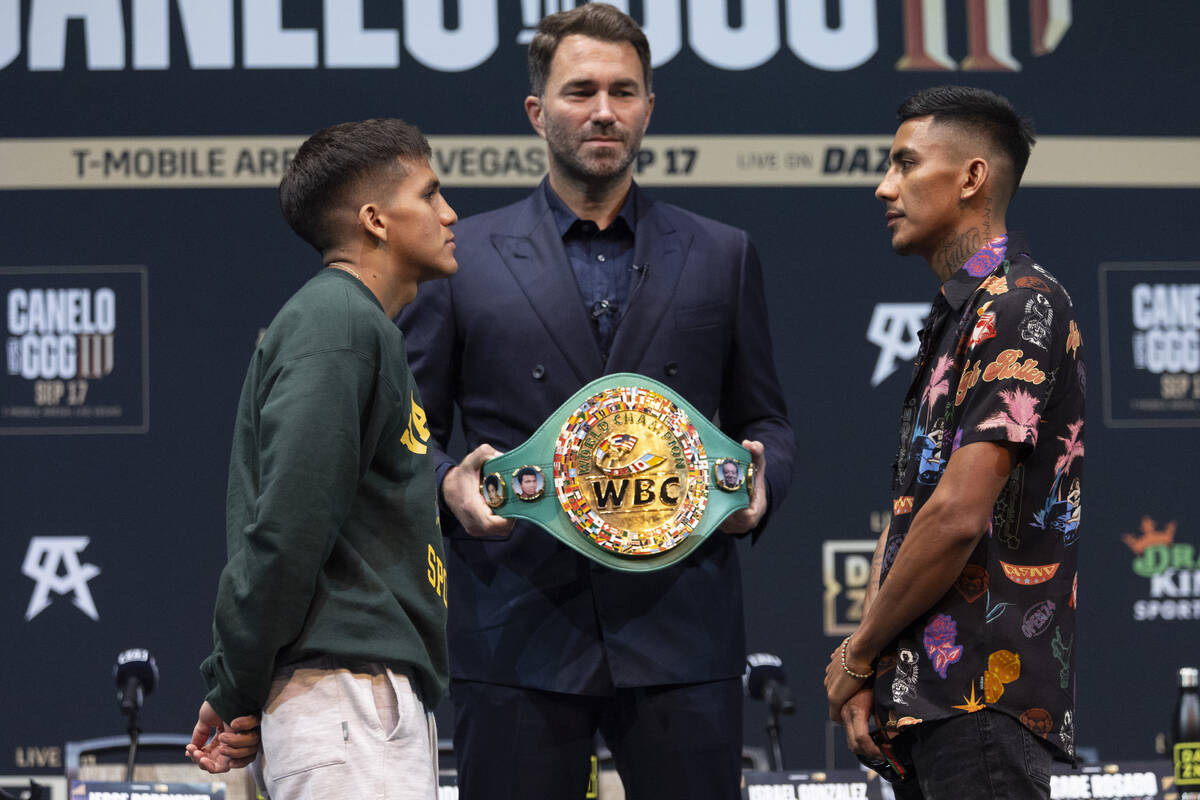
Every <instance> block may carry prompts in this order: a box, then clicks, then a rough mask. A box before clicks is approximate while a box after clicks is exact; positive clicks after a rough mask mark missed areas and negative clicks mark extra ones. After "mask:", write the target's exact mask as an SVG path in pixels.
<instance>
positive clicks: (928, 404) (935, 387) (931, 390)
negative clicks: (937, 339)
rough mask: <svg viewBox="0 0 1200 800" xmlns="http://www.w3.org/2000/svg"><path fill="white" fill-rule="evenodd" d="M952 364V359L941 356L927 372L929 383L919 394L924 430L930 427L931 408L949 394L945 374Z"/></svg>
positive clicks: (947, 378)
mask: <svg viewBox="0 0 1200 800" xmlns="http://www.w3.org/2000/svg"><path fill="white" fill-rule="evenodd" d="M953 363H954V359H952V358H950V356H948V355H942V356H940V357H939V358H938V360H937V363H935V364H934V365H933V369H932V370H930V371H929V383H928V384H927V385H926V386H925V391H924V392H922V393H921V405H922V406H924V407H925V427H926V429H928V428H930V427H932V423H933V407H934V406H935V405H937V402H938V400H941V399H942V398H943V397H945V396H946V395H947V394H949V393H950V376H949V375H947V374H946V372H947V371H948V370H949V369H950V365H951V364H953Z"/></svg>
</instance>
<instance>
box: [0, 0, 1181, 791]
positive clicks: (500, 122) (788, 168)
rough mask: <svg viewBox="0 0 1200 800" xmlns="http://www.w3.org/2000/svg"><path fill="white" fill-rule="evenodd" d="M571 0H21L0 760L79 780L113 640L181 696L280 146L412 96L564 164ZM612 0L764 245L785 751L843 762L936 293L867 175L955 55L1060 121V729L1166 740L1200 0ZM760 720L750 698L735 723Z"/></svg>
mask: <svg viewBox="0 0 1200 800" xmlns="http://www.w3.org/2000/svg"><path fill="white" fill-rule="evenodd" d="M571 3H572V0H561V2H560V0H0V98H2V101H3V103H4V105H5V113H3V114H0V220H2V222H0V319H2V320H3V342H4V350H3V362H2V364H3V367H2V368H0V454H2V457H0V531H2V535H0V575H2V576H3V579H2V580H0V611H2V613H3V615H4V618H5V622H4V624H3V627H2V628H0V630H3V632H4V634H5V635H4V638H3V645H4V648H5V655H6V657H5V658H4V659H3V666H2V667H0V679H2V681H3V682H2V684H0V685H2V686H3V687H4V688H3V692H4V702H3V707H4V714H3V724H0V774H3V775H11V776H20V775H47V774H54V773H57V774H62V772H63V771H64V764H63V752H64V747H63V746H64V743H65V742H66V741H76V740H82V739H90V738H93V737H99V736H109V735H113V734H120V733H121V732H123V730H124V727H123V722H122V720H121V718H120V716H119V714H118V709H117V703H116V698H115V694H116V690H115V686H114V684H113V662H114V660H115V657H116V656H117V654H118V653H119V652H121V651H123V650H125V649H126V648H131V647H138V648H146V649H148V650H149V651H150V652H151V653H152V654H153V655H154V656H155V657H156V658H157V661H158V664H159V667H160V670H161V676H160V679H159V682H158V685H157V687H156V689H155V690H154V692H153V693H152V694H151V695H150V696H148V697H147V699H146V709H145V712H144V717H143V728H144V729H145V730H148V731H158V732H181V731H182V732H186V731H187V730H190V727H191V725H192V723H193V722H194V720H195V716H194V715H195V710H196V708H197V706H198V704H199V702H200V700H201V698H202V693H203V686H202V683H201V681H200V678H199V674H198V671H197V665H198V664H199V662H200V660H201V659H202V658H203V657H204V655H205V654H206V653H207V651H208V648H209V645H210V614H211V608H212V600H213V596H214V593H215V588H216V580H217V575H218V573H219V571H220V568H221V566H222V564H223V562H224V555H225V552H224V551H225V546H224V516H223V504H224V495H225V473H226V467H227V462H228V457H229V442H230V436H231V431H232V419H233V413H234V408H235V405H236V400H237V394H238V390H239V387H240V385H241V382H242V378H243V376H244V372H245V367H246V363H247V361H248V359H249V356H250V354H251V352H252V349H253V347H254V344H255V341H256V337H257V336H258V335H259V332H260V331H261V330H262V329H263V328H265V327H266V325H267V324H268V323H269V322H270V320H271V318H272V316H273V315H274V313H275V311H276V310H277V309H278V308H279V306H280V305H281V304H282V302H283V301H284V300H285V299H286V298H287V297H288V296H289V295H290V294H291V293H292V292H293V291H295V289H296V288H298V287H299V286H300V285H301V284H302V283H303V282H304V281H305V280H306V279H307V278H308V277H309V276H310V275H311V274H312V272H313V271H314V270H315V269H316V268H317V267H318V266H319V262H318V259H317V258H316V256H315V254H313V253H312V252H309V251H308V249H307V246H306V245H304V244H303V243H302V242H300V241H299V240H298V239H296V238H295V237H294V236H293V235H292V234H291V232H290V231H289V230H288V229H287V227H286V225H285V224H284V223H283V221H282V219H281V217H280V215H279V212H278V209H277V199H276V193H275V187H276V185H277V183H278V181H279V177H280V175H281V173H282V170H283V169H284V168H285V166H286V164H287V162H288V159H289V158H290V157H291V155H292V153H294V151H295V149H296V147H297V146H298V145H299V143H300V142H301V141H303V139H304V138H305V136H307V135H308V134H309V133H311V132H312V131H314V130H316V129H317V128H319V127H322V126H325V125H328V124H331V123H334V122H339V121H344V120H349V119H363V118H367V117H373V116H400V117H404V118H406V119H409V120H411V121H413V122H416V123H417V124H419V125H420V126H421V127H422V128H423V129H424V130H425V131H426V132H428V133H429V134H430V138H431V141H432V144H433V148H434V155H433V166H434V168H435V169H436V170H437V171H438V173H439V174H440V176H441V178H442V180H443V182H444V184H445V187H446V196H447V198H448V199H449V201H450V202H451V204H452V205H453V206H454V207H455V208H456V210H457V211H458V212H459V214H460V216H466V215H469V214H473V213H477V212H479V211H483V210H486V209H490V208H494V207H497V206H499V205H502V204H506V203H510V202H513V201H515V200H517V199H519V198H520V197H522V196H524V195H525V194H526V193H527V192H528V191H530V189H531V187H533V186H535V185H536V184H537V182H538V181H539V180H540V179H541V177H542V175H543V174H544V173H545V170H546V164H547V158H546V154H545V150H544V147H543V145H542V143H541V141H540V140H539V139H537V138H536V137H535V136H534V135H533V134H532V132H531V130H530V129H529V126H528V122H527V120H526V118H525V114H524V110H523V100H524V97H525V95H526V94H527V92H528V85H527V77H526V68H525V48H526V45H527V44H528V41H529V39H530V37H531V35H532V31H533V28H534V27H535V26H536V24H537V22H538V20H539V19H540V18H541V17H542V16H543V15H545V14H548V13H551V12H554V11H557V10H559V8H560V7H561V6H562V5H564V4H571ZM616 4H617V5H618V6H620V7H622V8H624V9H626V10H627V11H629V12H630V13H631V14H632V15H633V16H634V17H636V18H637V19H639V20H640V21H642V22H643V24H644V26H645V29H646V32H647V35H648V38H649V39H650V42H651V47H652V51H653V55H654V65H655V75H654V89H655V92H656V96H657V101H656V106H655V111H654V118H653V121H652V123H651V128H650V133H649V135H648V136H647V137H646V140H645V143H644V149H643V150H642V152H641V153H640V154H639V156H638V159H637V164H636V169H637V176H638V180H639V181H640V182H641V184H642V185H643V186H645V187H647V189H648V190H649V191H650V192H651V193H652V194H653V196H654V197H656V198H658V199H660V200H664V201H668V202H671V203H675V204H677V205H681V206H684V207H686V208H688V209H691V210H693V211H696V212H698V213H701V214H704V215H707V216H710V217H715V218H717V219H720V220H722V221H724V222H728V223H730V224H733V225H737V226H739V227H743V228H745V229H747V230H748V231H749V232H750V235H751V237H752V238H753V240H754V242H755V244H756V246H757V247H758V250H759V252H760V254H761V256H762V261H763V264H764V269H765V273H766V281H767V284H768V298H769V300H768V302H769V306H770V309H769V310H770V324H771V329H772V331H773V334H774V341H775V358H776V361H777V364H778V367H779V372H780V377H781V379H782V381H783V384H784V388H785V390H786V392H787V397H788V402H789V407H790V411H791V415H792V419H793V422H794V423H795V426H796V430H797V433H798V437H799V443H800V448H801V451H800V458H799V460H798V464H799V467H798V476H797V479H796V482H795V484H794V486H793V488H792V491H791V495H790V498H789V500H788V503H787V505H786V506H785V507H784V508H783V509H782V511H781V512H780V513H779V514H778V515H776V517H775V518H774V520H773V524H772V527H771V529H770V530H769V531H768V532H767V535H765V536H764V537H763V538H762V539H761V540H760V542H759V543H758V544H757V545H755V546H754V547H750V546H749V544H748V543H747V544H746V547H745V550H744V552H743V564H744V574H745V583H746V616H747V629H748V646H749V647H750V649H751V650H752V651H757V652H771V653H775V654H777V655H778V656H779V657H780V658H781V659H782V661H783V664H784V668H785V669H786V670H787V671H788V673H789V674H790V676H791V685H792V689H793V692H794V694H795V696H796V698H797V706H798V708H797V713H796V715H795V716H794V717H785V718H784V722H783V752H784V756H785V764H786V765H787V766H788V767H790V768H807V769H813V768H822V769H826V770H829V769H841V768H845V767H848V766H851V765H852V764H853V762H852V761H848V760H847V756H846V755H845V752H844V747H843V745H842V743H841V742H840V741H838V740H837V737H838V736H839V735H840V734H839V733H838V732H837V731H832V732H829V731H828V730H827V727H826V725H825V722H824V716H825V708H824V702H823V690H822V687H821V677H822V673H823V669H824V665H825V663H826V661H827V658H828V656H827V654H828V653H829V651H830V650H831V648H832V647H833V646H834V645H835V644H836V642H837V641H838V638H839V637H841V636H842V635H844V634H845V633H846V632H848V631H850V630H852V629H853V626H854V625H855V624H856V622H857V621H858V619H859V616H860V614H861V603H862V598H863V594H864V587H865V583H866V580H867V573H868V566H869V559H870V553H871V549H872V547H873V542H874V540H875V538H876V537H877V536H878V534H879V532H880V531H881V530H882V529H883V526H884V525H886V524H887V521H888V518H889V513H890V500H889V491H888V489H889V478H890V473H889V464H890V460H891V457H892V454H893V451H894V437H895V431H896V425H897V418H898V411H899V406H900V402H901V399H902V395H903V392H904V389H905V383H906V379H907V375H908V363H909V362H910V361H911V359H912V358H913V356H914V355H915V353H916V349H917V340H916V335H915V334H916V331H917V330H918V329H919V328H920V325H921V320H922V317H923V316H924V313H925V311H926V309H927V308H928V304H929V301H930V300H931V298H932V296H933V294H934V292H935V291H936V289H937V282H936V280H935V278H934V277H933V275H932V273H931V271H930V270H929V268H928V267H927V266H926V265H925V264H924V262H921V261H919V260H916V259H912V258H907V259H905V258H900V257H897V256H895V255H893V254H892V252H891V249H890V246H889V239H888V234H887V231H886V229H885V227H884V224H883V223H884V219H883V213H882V207H881V204H880V203H879V202H878V201H877V200H876V199H875V198H874V196H873V188H874V186H875V185H876V183H877V182H878V180H879V179H880V177H881V175H882V173H883V171H884V170H885V167H886V154H887V150H888V146H889V142H890V139H891V135H892V133H893V132H894V130H895V126H896V121H895V108H896V106H897V105H898V104H899V102H900V101H901V100H902V99H903V98H904V97H905V96H906V95H907V94H909V93H911V92H912V91H915V90H917V89H920V88H923V87H926V86H930V85H935V84H940V83H968V84H974V85H980V86H984V87H986V88H990V89H994V90H997V91H1000V92H1002V93H1004V94H1006V95H1008V96H1009V97H1011V98H1012V99H1013V101H1014V102H1015V103H1016V104H1017V106H1018V107H1019V108H1020V109H1022V110H1023V111H1024V112H1025V113H1027V114H1029V115H1030V116H1032V117H1033V119H1034V120H1035V122H1036V125H1037V128H1038V130H1039V132H1040V137H1041V138H1040V142H1039V144H1038V145H1037V147H1036V148H1035V149H1034V153H1033V158H1032V160H1031V163H1030V165H1029V169H1028V172H1027V176H1026V180H1025V185H1024V186H1023V188H1022V189H1021V191H1020V192H1019V193H1018V195H1017V197H1016V198H1015V200H1014V203H1013V206H1012V208H1011V209H1010V212H1009V226H1010V228H1012V229H1015V230H1021V231H1023V232H1025V233H1026V235H1027V237H1028V239H1029V240H1030V242H1031V244H1032V247H1033V250H1034V253H1035V254H1036V255H1037V257H1038V260H1039V262H1040V263H1042V264H1044V265H1045V266H1046V267H1047V268H1049V269H1050V270H1052V271H1053V272H1054V273H1055V274H1056V275H1057V276H1058V277H1059V278H1061V279H1062V281H1063V282H1064V284H1065V285H1066V286H1067V287H1068V288H1069V290H1070V291H1071V293H1072V296H1073V297H1074V300H1075V305H1076V308H1077V311H1078V316H1079V322H1080V327H1081V331H1082V338H1083V345H1084V349H1085V351H1086V366H1087V373H1088V376H1089V378H1090V380H1089V381H1088V403H1089V417H1088V433H1087V439H1088V476H1087V487H1086V491H1085V494H1084V498H1085V503H1086V509H1085V512H1084V514H1083V523H1082V535H1081V537H1080V546H1081V547H1082V553H1081V560H1080V581H1079V603H1080V606H1079V608H1080V623H1079V631H1078V634H1077V638H1078V640H1077V641H1075V642H1072V643H1070V646H1071V647H1074V648H1076V653H1077V654H1078V660H1079V680H1078V691H1077V694H1078V713H1077V718H1076V737H1077V739H1076V741H1077V745H1078V747H1079V748H1080V750H1081V752H1083V753H1085V754H1090V755H1093V756H1096V757H1098V758H1100V759H1102V760H1105V761H1113V760H1124V761H1139V760H1149V759H1154V758H1156V757H1157V756H1158V753H1159V752H1160V751H1159V750H1158V749H1157V748H1159V747H1161V746H1162V742H1161V738H1160V736H1159V735H1160V734H1161V733H1162V732H1164V731H1167V730H1168V729H1169V721H1170V716H1171V709H1172V705H1173V702H1174V696H1175V689H1174V682H1175V671H1176V669H1177V668H1178V667H1179V666H1183V665H1185V664H1189V663H1191V664H1194V662H1195V661H1196V660H1197V658H1198V656H1197V652H1198V651H1197V649H1196V646H1195V642H1196V640H1197V638H1198V637H1197V634H1198V632H1200V628H1198V625H1197V619H1198V618H1200V561H1198V560H1197V553H1196V547H1197V545H1198V544H1200V505H1198V502H1197V499H1196V490H1195V487H1196V477H1195V476H1196V466H1197V465H1196V457H1197V456H1196V454H1197V453H1200V256H1197V255H1196V253H1195V252H1194V250H1195V247H1196V246H1195V235H1194V225H1193V224H1192V219H1191V218H1192V216H1193V215H1194V209H1195V208H1196V207H1198V206H1200V104H1196V103H1195V102H1194V97H1193V95H1194V83H1195V79H1196V78H1197V77H1198V76H1200V58H1198V57H1197V56H1196V55H1195V47H1194V36H1195V31H1196V30H1198V29H1200V5H1198V4H1196V3H1194V2H1191V1H1190V0H1161V2H1156V3H1151V4H1130V3H1125V2H1119V1H1118V0H1103V1H1101V0H1088V2H1080V1H1078V0H621V1H620V2H617V3H616ZM444 711H445V709H443V713H442V714H441V715H440V716H441V719H442V722H443V730H444V732H447V733H448V731H449V729H450V721H449V716H448V715H447V714H445V713H444ZM764 724H765V712H764V709H763V708H762V706H761V705H759V704H757V703H755V702H753V701H748V702H747V711H746V723H745V726H746V741H747V744H748V745H751V746H756V747H764V746H765V742H766V736H765V732H764ZM854 791H855V792H856V791H857V790H854ZM872 791H873V790H872ZM749 796H751V797H766V796H772V797H775V796H788V797H791V796H797V797H807V796H810V794H807V793H802V792H798V793H796V794H794V795H793V794H788V793H786V792H784V791H783V790H779V792H775V791H773V790H768V789H761V790H755V791H752V792H750V793H749ZM811 796H814V797H815V796H825V795H817V794H812V795H811ZM837 796H862V795H860V794H855V793H854V792H851V793H850V794H844V793H843V794H839V795H837ZM1071 796H1081V797H1082V796H1087V795H1084V794H1078V795H1071ZM1095 796H1100V795H1095Z"/></svg>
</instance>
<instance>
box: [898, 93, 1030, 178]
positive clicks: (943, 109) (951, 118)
mask: <svg viewBox="0 0 1200 800" xmlns="http://www.w3.org/2000/svg"><path fill="white" fill-rule="evenodd" d="M896 114H897V115H898V116H899V117H900V121H901V122H906V121H908V120H910V119H915V118H917V117H933V119H934V120H935V121H937V122H948V123H951V124H954V125H959V126H961V127H963V128H966V129H968V130H971V131H972V132H976V133H980V134H982V135H983V136H985V137H987V138H988V139H989V140H990V141H991V142H992V144H993V145H994V146H995V147H996V148H997V149H998V150H999V151H1000V152H1001V153H1003V154H1004V155H1005V156H1007V158H1008V160H1009V161H1010V162H1011V164H1012V170H1013V185H1012V191H1013V192H1015V191H1016V190H1017V186H1019V185H1020V183H1021V176H1022V175H1024V174H1025V165H1026V164H1028V163H1029V151H1030V150H1031V149H1033V144H1034V142H1036V141H1037V139H1036V138H1035V137H1034V135H1033V123H1032V121H1030V120H1029V119H1027V118H1025V117H1022V116H1021V115H1020V114H1018V113H1017V110H1016V109H1015V108H1014V107H1013V104H1012V103H1011V102H1009V100H1008V98H1007V97H1004V96H1003V95H999V94H996V93H995V92H989V91H988V90H987V89H977V88H975V87H971V86H935V87H933V88H931V89H924V90H922V91H920V92H917V93H916V94H914V95H912V96H910V97H909V98H907V99H906V100H905V101H904V102H903V103H901V104H900V108H898V109H897V110H896Z"/></svg>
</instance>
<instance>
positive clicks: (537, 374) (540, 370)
mask: <svg viewBox="0 0 1200 800" xmlns="http://www.w3.org/2000/svg"><path fill="white" fill-rule="evenodd" d="M530 374H532V375H533V379H534V380H535V381H540V380H541V379H542V377H543V376H544V375H545V374H546V368H545V367H543V366H542V365H541V364H537V365H536V366H534V368H533V372H532V373H530Z"/></svg>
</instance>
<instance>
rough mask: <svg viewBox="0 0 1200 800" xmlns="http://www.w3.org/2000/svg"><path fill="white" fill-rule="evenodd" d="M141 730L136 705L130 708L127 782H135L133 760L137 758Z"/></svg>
mask: <svg viewBox="0 0 1200 800" xmlns="http://www.w3.org/2000/svg"><path fill="white" fill-rule="evenodd" d="M141 732H142V730H141V728H139V727H138V710H137V707H136V706H135V707H133V708H130V709H129V761H128V762H126V764H125V782H126V783H133V762H134V761H136V760H137V749H138V734H140V733H141Z"/></svg>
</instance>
